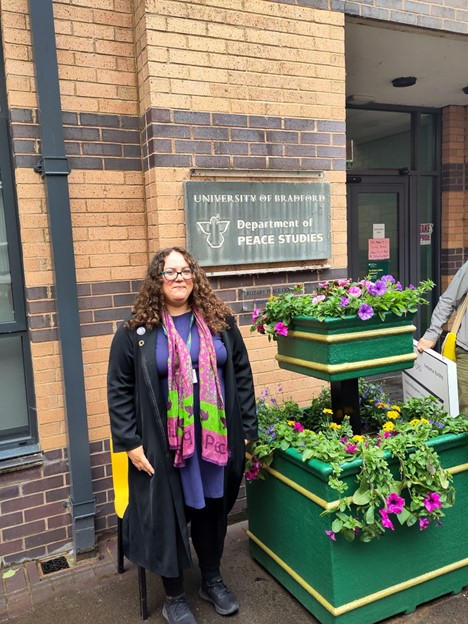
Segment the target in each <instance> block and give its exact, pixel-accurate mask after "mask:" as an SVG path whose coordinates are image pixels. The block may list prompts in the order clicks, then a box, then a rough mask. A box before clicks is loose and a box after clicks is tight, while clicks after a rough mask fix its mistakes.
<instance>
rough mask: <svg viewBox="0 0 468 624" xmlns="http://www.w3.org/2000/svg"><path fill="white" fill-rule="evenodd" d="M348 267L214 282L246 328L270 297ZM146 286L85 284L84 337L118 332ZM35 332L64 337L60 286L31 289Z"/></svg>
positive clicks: (37, 338) (44, 338)
mask: <svg viewBox="0 0 468 624" xmlns="http://www.w3.org/2000/svg"><path fill="white" fill-rule="evenodd" d="M346 274H347V270H346V269H324V270H322V271H318V270H314V271H311V270H304V271H294V272H291V273H287V272H285V273H277V274H272V273H268V274H265V275H262V274H256V275H231V276H224V277H214V278H211V280H210V281H211V284H212V286H213V288H214V289H215V291H216V293H217V294H218V296H219V297H221V298H222V299H223V301H226V303H227V304H228V305H229V306H230V307H231V308H232V310H233V312H234V313H235V315H236V316H237V320H238V323H239V324H240V325H250V322H251V316H252V310H253V309H254V307H261V306H263V305H264V304H265V302H266V300H267V299H268V297H269V296H270V295H277V294H279V293H280V292H284V291H286V290H289V289H290V288H291V287H292V286H294V285H295V284H297V283H301V284H304V286H305V290H306V292H311V291H312V290H313V289H314V285H315V284H317V282H318V281H323V280H327V279H335V278H338V277H345V276H346ZM139 286H140V282H138V281H119V282H97V283H93V284H79V286H78V304H79V309H80V320H81V335H82V336H83V337H87V336H103V335H110V334H113V333H114V331H115V328H116V324H118V323H119V322H120V321H121V320H122V319H124V318H126V317H127V316H128V315H129V314H130V311H131V308H132V305H133V302H134V300H135V297H136V294H137V292H138V288H139ZM26 297H27V309H28V320H29V330H30V336H31V341H32V342H48V341H50V340H57V339H58V331H57V318H56V312H55V288H54V287H53V286H43V287H34V288H29V289H28V290H27V293H26Z"/></svg>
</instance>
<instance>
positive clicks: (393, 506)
mask: <svg viewBox="0 0 468 624" xmlns="http://www.w3.org/2000/svg"><path fill="white" fill-rule="evenodd" d="M385 504H386V506H387V509H388V513H394V514H400V513H401V512H402V511H403V507H404V506H405V499H404V498H401V496H398V494H397V493H396V492H392V493H391V494H389V495H388V496H387V498H386V500H385Z"/></svg>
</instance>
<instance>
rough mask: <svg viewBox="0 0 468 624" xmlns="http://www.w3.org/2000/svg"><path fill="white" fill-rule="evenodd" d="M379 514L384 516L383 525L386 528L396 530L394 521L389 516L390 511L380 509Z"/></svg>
mask: <svg viewBox="0 0 468 624" xmlns="http://www.w3.org/2000/svg"><path fill="white" fill-rule="evenodd" d="M379 514H380V516H381V518H382V526H383V527H384V528H385V529H391V530H392V531H394V530H395V528H394V526H393V522H392V521H391V520H390V518H389V517H388V512H387V510H386V509H379Z"/></svg>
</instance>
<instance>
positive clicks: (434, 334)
mask: <svg viewBox="0 0 468 624" xmlns="http://www.w3.org/2000/svg"><path fill="white" fill-rule="evenodd" d="M467 292H468V262H467V263H465V264H464V265H463V266H462V267H461V269H459V270H458V271H457V273H456V274H455V276H454V278H453V280H452V281H451V282H450V285H449V286H448V288H447V290H446V291H445V292H444V293H443V295H441V297H440V299H439V302H438V303H437V305H436V307H435V308H434V311H433V313H432V316H431V323H430V326H429V328H428V329H427V331H426V332H425V334H424V335H423V336H422V338H421V339H420V340H419V342H418V345H417V348H418V351H420V352H421V351H424V350H425V349H431V348H432V347H433V346H434V345H435V343H436V342H437V340H438V339H439V338H440V335H441V334H442V331H443V326H444V325H445V323H447V322H448V321H449V319H450V317H451V316H452V313H453V311H454V310H455V309H456V308H457V307H458V306H459V304H460V302H461V301H462V299H463V297H464V296H465V295H466V293H467Z"/></svg>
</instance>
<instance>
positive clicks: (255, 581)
mask: <svg viewBox="0 0 468 624" xmlns="http://www.w3.org/2000/svg"><path fill="white" fill-rule="evenodd" d="M246 530H247V522H246V521H244V522H240V523H237V524H234V525H231V526H230V527H229V529H228V535H227V538H226V548H225V555H224V558H223V566H222V571H223V576H224V579H225V581H226V583H227V584H228V585H229V586H230V587H231V588H232V589H233V590H234V591H235V592H236V594H237V596H238V597H239V600H240V603H241V608H240V610H239V612H238V613H237V614H235V615H233V616H230V617H229V618H223V617H222V616H220V615H217V614H216V613H215V611H214V610H213V607H212V606H211V605H210V604H208V603H206V602H204V601H202V600H201V599H199V598H198V584H199V576H198V573H197V570H196V569H194V570H189V571H188V572H187V574H186V593H187V597H188V600H189V602H190V605H191V607H192V610H193V612H194V614H195V617H196V618H197V622H198V624H222V622H223V621H224V622H225V623H227V622H229V623H230V624H272V623H275V624H298V623H299V624H317V620H316V619H315V618H314V617H312V616H311V615H310V613H309V612H308V611H306V610H305V609H304V608H303V607H302V606H301V605H300V604H299V603H298V602H297V601H296V600H295V598H293V597H292V596H291V595H290V594H289V593H288V592H287V591H286V590H285V589H284V588H283V587H282V586H281V585H279V584H278V583H277V582H276V581H275V580H274V579H273V578H272V577H271V576H270V575H269V574H268V572H266V571H265V570H264V569H263V568H262V567H261V566H259V565H258V564H257V563H256V562H255V561H253V559H252V558H251V556H250V554H249V551H248V538H247V535H246ZM12 570H16V572H15V574H14V575H13V576H11V577H9V578H8V577H7V578H5V572H8V570H3V571H2V579H1V580H2V584H1V588H2V590H1V592H2V593H0V622H11V623H12V624H51V623H52V624H120V623H121V622H125V624H140V623H141V621H142V620H141V619H140V615H139V608H138V585H137V574H136V569H135V567H134V566H133V565H132V564H129V563H128V562H126V572H125V573H124V574H123V575H120V576H119V575H118V574H117V572H116V540H115V537H112V538H110V539H107V540H103V541H101V542H100V544H99V549H98V553H97V555H96V556H93V557H92V558H90V559H87V560H84V561H81V562H79V563H77V564H75V565H71V567H70V568H69V569H66V570H60V571H58V572H53V573H50V574H47V575H43V574H42V573H41V572H40V571H39V570H40V568H39V566H38V564H37V562H28V563H25V564H23V565H20V566H13V567H12ZM147 585H148V608H149V617H148V620H147V622H148V624H152V623H154V624H164V623H165V620H164V618H163V617H162V615H161V607H162V603H163V598H164V594H163V591H162V587H161V583H160V580H159V578H157V577H156V576H154V575H153V574H151V573H149V574H147ZM467 590H468V588H465V591H463V592H462V593H460V594H458V595H456V596H447V597H444V598H442V599H439V600H437V601H434V602H432V603H428V604H426V605H423V606H420V607H419V608H418V609H417V610H416V611H415V612H414V613H412V614H409V615H401V616H397V617H394V618H391V619H387V620H385V621H384V622H385V623H386V624H423V623H424V624H435V623H436V622H437V624H448V623H450V624H467V622H468V591H467ZM382 624H383V622H382Z"/></svg>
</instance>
